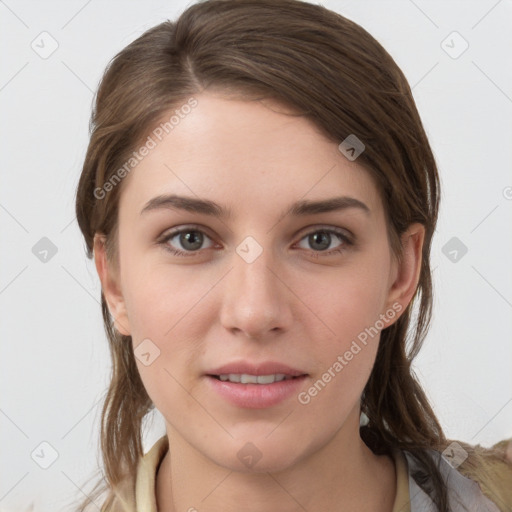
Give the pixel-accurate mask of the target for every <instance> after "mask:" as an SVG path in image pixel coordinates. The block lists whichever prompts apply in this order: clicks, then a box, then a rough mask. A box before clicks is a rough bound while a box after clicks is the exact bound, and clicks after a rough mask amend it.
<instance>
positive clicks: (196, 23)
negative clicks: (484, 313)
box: [76, 0, 448, 512]
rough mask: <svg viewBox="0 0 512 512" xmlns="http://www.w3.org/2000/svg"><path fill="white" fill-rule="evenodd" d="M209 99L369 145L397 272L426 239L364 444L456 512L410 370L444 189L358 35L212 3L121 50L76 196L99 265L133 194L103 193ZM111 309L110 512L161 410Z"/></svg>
mask: <svg viewBox="0 0 512 512" xmlns="http://www.w3.org/2000/svg"><path fill="white" fill-rule="evenodd" d="M206 89H210V90H211V89H217V90H220V91H225V92H231V93H235V94H238V95H240V97H242V98H247V99H249V98H251V99H254V98H257V97H261V98H274V99H277V100H279V101H281V102H282V103H283V104H286V105H289V106H292V107H293V108H294V109H295V111H296V112H298V113H299V114H300V115H303V116H305V117H307V118H308V119H311V120H312V121H313V122H314V123H315V124H316V126H317V127H319V128H320V129H321V130H322V131H323V132H324V133H325V135H326V137H328V138H329V139H330V140H333V141H336V142H337V143H340V142H341V141H342V140H344V139H345V138H346V137H347V136H348V135H350V134H355V135H356V136H357V137H358V138H359V139H360V140H361V141H363V143H364V144H365V146H366V148H365V151H364V152H363V153H362V154H361V155H360V156H359V158H358V163H360V164H362V165H364V166H365V167H366V168H367V169H368V171H369V172H370V173H371V175H372V176H373V178H374V179H375V183H376V184H377V186H378V189H379V192H380V194H381V198H382V200H383V203H384V207H385V211H386V217H387V225H388V234H389V238H390V244H391V247H392V249H393V251H394V253H395V254H396V256H397V257H398V258H400V254H401V252H400V251H401V245H400V238H399V237H400V234H402V233H403V232H404V231H405V230H406V229H407V227H408V226H409V225H410V224H411V223H413V222H419V223H421V224H423V225H424V226H425V239H424V245H423V253H422V262H421V272H420V277H419V283H418V287H417V290H416V294H415V296H414V298H413V301H412V302H411V304H409V306H408V307H407V308H406V310H405V311H404V313H403V314H402V316H401V317H400V318H399V319H398V321H397V322H395V323H394V324H393V325H391V326H390V327H388V328H386V329H384V330H383V331H382V333H381V341H380V345H379V348H378V353H377V357H376V362H375V365H374V368H373V370H372V373H371V375H370V378H369V380H368V382H367V384H366V386H365V389H364V392H363V395H362V397H361V408H362V411H363V412H364V413H365V414H366V416H367V417H368V419H369V422H368V424H367V425H366V426H363V427H362V428H361V436H362V437H363V439H364V441H365V442H366V443H367V444H368V445H369V446H370V448H371V449H372V450H373V451H374V452H375V453H379V454H380V453H387V454H390V453H391V450H392V449H394V448H399V449H404V450H408V451H409V452H410V453H411V454H412V455H413V456H414V457H415V458H416V459H417V460H418V461H419V462H420V463H421V465H422V467H424V468H425V471H426V474H427V475H428V479H429V480H430V482H426V483H425V482H422V483H421V485H423V486H424V487H425V488H431V489H433V498H434V501H435V502H436V504H437V506H438V509H439V510H440V511H441V512H447V511H448V502H447V491H446V487H445V484H444V482H443V480H442V478H441V475H440V474H439V471H438V468H437V467H436V465H435V463H434V462H433V460H432V458H431V457H430V456H429V454H428V450H429V449H435V450H442V449H443V448H444V447H445V446H446V444H447V439H446V438H445V436H444V434H443V431H442V428H441V426H440V424H439V422H438V420H437V418H436V416H435V414H434V412H433V410H432V408H431V406H430V405H429V402H428V399H427V397H426V395H425V393H424V392H423V390H422V388H421V386H420V384H419V382H418V381H417V379H416V377H415V375H414V372H413V370H412V368H411V363H412V360H413V359H414V357H415V356H416V354H417V353H418V351H419V350H420V348H421V345H422V342H423V339H424V338H425V335H426V333H427V330H428V328H429V324H430V319H431V308H432V280H431V271H430V247H431V240H432V235H433V233H434V230H435V226H436V222H437V216H438V208H439V194H440V191H439V178H438V174H437V168H436V162H435V160H434V156H433V154H432V151H431V148H430V146H429V142H428V140H427V136H426V134H425V131H424V129H423V126H422V122H421V120H420V117H419V114H418V111H417V109H416V106H415V102H414V99H413V96H412V93H411V89H410V87H409V85H408V83H407V80H406V78H405V77H404V75H403V73H402V72H401V70H400V69H399V67H398V66H397V64H396V63H395V62H394V60H393V59H392V57H391V56H390V55H389V54H388V53H387V52H386V50H385V49H384V48H383V47H382V46H381V45H380V44H379V43H378V42H377V41H376V40H375V39H374V38H373V37H372V36H371V35H370V34H369V33H368V32H366V31H365V30H364V29H363V28H361V27H360V26H359V25H357V24H356V23H354V22H352V21H350V20H348V19H346V18H344V17H343V16H341V15H339V14H337V13H335V12H333V11H330V10H328V9H327V8H325V7H323V6H320V5H314V4H310V3H306V2H302V1H298V0H206V1H201V2H198V3H195V4H193V5H191V6H190V7H188V8H187V9H186V10H185V11H184V12H183V13H182V14H181V16H180V17H179V18H178V19H177V20H176V21H175V22H171V21H165V22H163V23H161V24H159V25H158V26H156V27H154V28H152V29H150V30H148V31H146V32H145V33H144V34H143V35H142V36H140V37H139V38H138V39H136V40H135V41H134V42H132V43H131V44H129V45H128V46H127V47H126V48H124V49H123V50H122V51H121V52H120V53H119V54H118V55H117V56H115V58H114V59H113V60H112V61H111V62H110V64H109V66H108V68H107V69H106V71H105V74H104V76H103V78H102V81H101V84H100V86H99V89H98V92H97V97H96V101H95V107H94V110H93V114H92V118H91V136H90V143H89V147H88V150H87V155H86V157H85V163H84V166H83V170H82V174H81V176H80V181H79V184H78V189H77V199H76V215H77V219H78V224H79V226H80V229H81V231H82V233H83V236H84V238H85V242H86V245H87V254H88V257H89V258H91V257H92V250H93V239H94V235H95V233H99V234H103V235H105V237H106V244H107V245H106V247H107V254H108V257H109V260H110V261H111V262H112V263H113V264H115V263H116V261H117V243H116V236H117V235H116V233H117V220H118V219H117V214H118V203H119V197H120V193H121V190H122V183H120V184H119V185H118V186H114V187H110V189H109V191H108V193H106V195H105V197H101V198H98V197H97V196H98V194H97V193H96V194H95V191H97V190H98V189H102V190H105V189H104V188H103V187H104V186H105V183H107V182H108V181H109V180H110V179H111V178H112V177H113V176H114V174H115V173H116V171H118V170H119V168H120V167H121V166H123V164H124V163H125V162H126V161H127V159H129V157H130V154H131V153H132V152H133V150H134V149H135V148H136V147H137V145H138V144H140V143H141V141H143V140H144V139H145V137H147V134H148V133H149V130H151V128H152V127H154V125H155V123H156V122H158V121H159V120H161V119H162V117H163V116H164V114H166V113H167V112H170V111H171V110H172V109H175V108H176V107H179V106H180V105H181V104H184V103H186V102H187V100H188V99H189V98H190V97H193V96H194V95H198V94H199V93H200V92H201V91H203V90H206ZM101 300H102V312H103V319H104V323H105V329H106V334H107V337H108V342H109V345H110V352H111V356H112V362H113V368H112V376H111V381H110V386H109V389H108V393H107V395H106V399H105V403H104V407H103V411H102V422H101V452H102V456H103V461H104V467H105V476H106V480H107V484H108V489H109V494H108V497H107V499H106V501H105V504H106V505H108V504H110V503H112V501H113V499H114V493H115V491H116V489H118V488H119V486H120V485H121V484H122V483H123V482H129V486H131V489H133V485H134V479H135V475H136V468H137V461H138V459H139V457H140V456H141V455H142V454H143V449H142V434H141V427H142V422H143V419H144V417H145V416H146V414H147V413H148V412H149V411H150V410H151V409H152V408H153V407H154V405H153V404H152V402H151V399H150V398H149V396H148V395H147V393H146V390H145V388H144V386H143V384H142V381H141V379H140V377H139V373H138V370H137V366H136V364H135V359H134V354H133V350H132V344H131V338H130V337H129V336H123V335H121V334H120V333H119V332H117V331H116V330H115V329H114V327H113V322H112V318H111V316H110V313H109V310H108V307H107V304H106V301H105V298H104V296H103V294H102V297H101ZM413 307H417V316H416V318H415V319H414V321H413V318H412V315H411V310H412V308H413ZM408 332H409V335H408ZM406 345H408V346H407V347H406ZM100 483H101V482H99V483H98V485H99V484H100ZM84 506H85V503H84V504H83V507H84ZM107 508H108V507H107ZM82 509H83V508H82Z"/></svg>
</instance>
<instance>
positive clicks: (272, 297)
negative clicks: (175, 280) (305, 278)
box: [220, 250, 293, 339]
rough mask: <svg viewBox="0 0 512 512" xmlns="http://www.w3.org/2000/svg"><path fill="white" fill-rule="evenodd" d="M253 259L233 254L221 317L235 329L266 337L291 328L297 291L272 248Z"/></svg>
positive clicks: (236, 331) (231, 328)
mask: <svg viewBox="0 0 512 512" xmlns="http://www.w3.org/2000/svg"><path fill="white" fill-rule="evenodd" d="M240 254H242V253H240ZM249 261H250V260H246V259H244V258H243V257H241V256H240V255H239V254H238V253H234V254H233V268H232V270H231V271H230V272H228V274H227V276H226V278H225V282H224V288H223V294H222V297H223V299H222V300H223V302H222V308H221V318H220V320H221V323H222V325H223V326H224V328H226V329H227V330H229V331H231V332H232V333H235V334H236V333H238V334H240V333H242V334H243V335H245V336H246V337H248V338H253V339H265V338H268V337H269V336H272V335H275V334H276V333H277V332H279V331H286V330H288V329H289V328H290V326H291V323H292V311H291V302H290V301H291V300H292V298H293V294H292V293H291V292H290V290H289V288H288V287H287V286H286V285H285V283H283V277H282V271H281V272H280V271H279V270H278V266H277V264H276V261H275V260H273V258H272V256H271V251H270V250H263V251H262V253H261V254H260V255H259V256H258V257H257V258H256V259H255V260H254V261H251V262H249Z"/></svg>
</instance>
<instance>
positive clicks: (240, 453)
mask: <svg viewBox="0 0 512 512" xmlns="http://www.w3.org/2000/svg"><path fill="white" fill-rule="evenodd" d="M250 439H251V438H250V437H249V436H248V437H245V440H244V441H241V440H240V439H239V440H233V442H232V443H231V445H230V446H229V447H225V449H223V450H222V452H220V453H216V454H211V456H210V459H211V460H212V461H213V462H214V463H215V464H217V465H219V466H222V467H224V468H226V469H229V470H230V471H236V472H239V473H268V472H270V473H277V472H280V471H286V470H287V469H290V468H292V467H293V466H294V465H295V464H297V463H298V462H299V461H300V460H302V459H303V458H305V457H307V456H308V454H309V452H310V451H313V448H312V447H308V446H306V445H305V444H304V443H303V442H301V441H300V440H299V439H293V438H291V437H289V438H288V440H287V442H284V440H283V439H282V438H277V437H276V439H275V440H271V439H265V438H264V437H261V436H260V437H259V438H258V439H255V440H254V441H251V440H250ZM205 455H206V454H205Z"/></svg>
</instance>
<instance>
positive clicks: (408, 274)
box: [388, 223, 425, 311]
mask: <svg viewBox="0 0 512 512" xmlns="http://www.w3.org/2000/svg"><path fill="white" fill-rule="evenodd" d="M424 239H425V226H423V225H422V224H419V223H415V224H411V226H409V228H408V229H407V230H406V231H405V232H404V233H403V234H402V236H401V243H402V260H401V261H396V273H395V276H394V281H393V283H392V285H391V287H390V289H389V294H388V306H389V307H390V306H391V305H392V304H394V303H396V302H398V303H400V304H401V305H402V311H405V309H406V308H407V306H408V305H409V303H410V301H411V300H412V298H413V296H414V294H415V292H416V288H417V286H418V281H419V277H420V271H421V263H422V251H423V242H424Z"/></svg>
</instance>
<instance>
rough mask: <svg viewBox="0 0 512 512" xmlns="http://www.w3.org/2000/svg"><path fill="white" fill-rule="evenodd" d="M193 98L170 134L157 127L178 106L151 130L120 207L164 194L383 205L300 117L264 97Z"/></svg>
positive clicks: (255, 202)
mask: <svg viewBox="0 0 512 512" xmlns="http://www.w3.org/2000/svg"><path fill="white" fill-rule="evenodd" d="M195 99H196V100H197V104H196V106H195V107H194V108H193V109H186V111H187V113H186V114H185V113H184V112H185V110H184V111H183V112H178V113H177V114H181V115H174V118H173V119H172V121H173V124H172V125H171V124H168V125H166V126H167V131H168V132H169V133H166V131H165V130H164V129H162V126H164V123H166V122H168V121H169V120H170V119H171V117H172V116H173V114H175V113H176V111H175V110H174V111H172V112H169V113H166V115H164V116H163V117H162V120H161V121H159V123H157V124H156V125H155V127H154V129H153V130H152V131H151V132H150V133H149V138H148V139H147V141H146V142H147V145H148V146H151V149H150V150H149V151H148V152H147V154H146V155H145V156H144V157H143V158H141V159H140V161H138V163H137V165H136V166H135V167H134V168H133V170H131V171H130V173H129V174H128V175H127V177H126V178H125V181H124V183H123V192H122V194H121V205H120V207H121V208H132V209H133V208H134V207H135V208H138V211H139V212H140V209H141V208H142V207H143V205H144V204H145V203H146V202H147V201H148V200H149V199H151V198H152V197H154V196H156V195H159V194H165V193H176V194H178V193H179V194H183V195H188V196H199V197H208V198H210V199H213V200H217V199H218V202H221V203H223V204H226V205H228V206H230V207H231V208H230V209H232V210H234V211H235V212H237V210H238V209H239V208H241V209H244V211H247V209H250V208H255V209H258V208H260V209H261V208H262V207H265V205H266V207H267V208H268V207H269V206H270V205H271V204H279V205H281V206H282V205H283V204H288V203H290V202H291V201H296V200H297V199H299V198H304V199H311V200H313V199H317V198H325V197H332V196H334V195H350V196H352V197H355V198H357V199H360V200H361V201H363V202H365V203H366V204H368V206H370V208H371V209H372V210H376V209H379V208H380V207H381V205H380V198H379V197H378V192H377V189H376V187H375V185H374V183H373V180H372V178H371V176H370V175H369V173H368V171H367V170H366V169H365V168H364V167H362V166H361V165H359V164H357V162H356V161H353V162H352V161H349V160H348V159H347V158H345V156H343V155H342V154H341V153H340V151H339V150H338V144H337V143H336V142H333V141H331V140H329V139H327V138H326V137H325V136H324V135H323V134H322V133H321V132H320V130H319V129H318V128H317V127H316V126H315V125H314V123H312V122H311V121H310V120H308V119H306V118H305V117H303V116H299V115H297V114H295V113H294V112H292V111H291V110H290V109H288V108H287V107H284V106H283V105H281V104H279V103H277V102H275V101H269V100H264V101H247V100H242V99H233V98H227V97H225V96H222V95H221V94H213V93H203V94H200V95H197V96H195ZM178 110H179V107H178ZM170 126H172V128H170ZM164 128H165V127H164ZM162 132H163V135H162ZM160 139H161V140H160ZM255 211H257V210H255Z"/></svg>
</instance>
